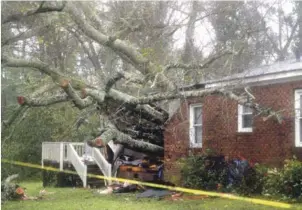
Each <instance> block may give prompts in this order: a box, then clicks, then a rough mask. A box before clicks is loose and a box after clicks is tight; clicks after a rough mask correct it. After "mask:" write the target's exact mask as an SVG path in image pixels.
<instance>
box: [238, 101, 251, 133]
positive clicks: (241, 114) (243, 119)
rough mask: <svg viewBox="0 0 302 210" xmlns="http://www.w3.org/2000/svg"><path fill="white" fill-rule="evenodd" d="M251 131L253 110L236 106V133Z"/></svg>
mask: <svg viewBox="0 0 302 210" xmlns="http://www.w3.org/2000/svg"><path fill="white" fill-rule="evenodd" d="M252 131H253V110H252V109H251V108H249V107H246V106H242V105H240V104H239V105H238V132H252Z"/></svg>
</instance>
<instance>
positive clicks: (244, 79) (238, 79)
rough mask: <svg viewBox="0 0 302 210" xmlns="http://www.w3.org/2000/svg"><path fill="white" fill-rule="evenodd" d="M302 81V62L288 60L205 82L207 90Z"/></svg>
mask: <svg viewBox="0 0 302 210" xmlns="http://www.w3.org/2000/svg"><path fill="white" fill-rule="evenodd" d="M292 80H302V61H296V60H294V59H293V60H286V61H280V62H277V63H274V64H271V65H263V66H260V67H257V68H252V69H248V70H246V71H244V72H242V73H238V74H233V75H230V76H227V77H224V78H222V79H218V80H211V81H207V82H205V85H206V88H211V87H219V86H232V85H237V86H238V85H240V84H242V85H246V84H251V85H253V84H271V83H278V82H285V81H292Z"/></svg>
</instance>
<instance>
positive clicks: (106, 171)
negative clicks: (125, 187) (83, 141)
mask: <svg viewBox="0 0 302 210" xmlns="http://www.w3.org/2000/svg"><path fill="white" fill-rule="evenodd" d="M92 157H93V158H94V161H95V162H96V164H97V165H98V166H99V168H100V169H101V171H102V172H103V175H104V176H105V177H111V164H110V163H108V161H107V160H106V158H105V157H104V156H103V154H102V153H101V152H100V150H99V149H97V148H93V150H92ZM105 183H106V184H107V185H110V184H111V180H105Z"/></svg>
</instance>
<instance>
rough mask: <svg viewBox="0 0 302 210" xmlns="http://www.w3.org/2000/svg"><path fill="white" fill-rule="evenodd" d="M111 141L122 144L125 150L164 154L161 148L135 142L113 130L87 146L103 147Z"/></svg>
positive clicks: (139, 141) (142, 142)
mask: <svg viewBox="0 0 302 210" xmlns="http://www.w3.org/2000/svg"><path fill="white" fill-rule="evenodd" d="M111 140H113V141H114V143H115V144H122V145H123V146H125V147H126V148H130V149H133V150H136V151H140V152H148V153H156V154H161V155H162V154H163V152H164V148H163V147H160V146H157V145H155V144H150V143H148V142H144V141H142V140H135V139H133V138H131V137H130V136H129V135H126V134H124V133H122V132H120V131H118V130H116V129H114V128H110V129H108V130H107V131H105V132H104V133H103V134H102V135H101V136H100V137H98V138H96V139H94V140H91V141H89V145H91V146H94V147H104V146H105V145H107V144H108V143H109V142H110V141H111Z"/></svg>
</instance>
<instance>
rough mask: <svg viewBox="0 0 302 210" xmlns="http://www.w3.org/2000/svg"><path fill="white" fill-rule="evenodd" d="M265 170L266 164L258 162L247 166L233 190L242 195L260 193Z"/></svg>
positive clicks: (266, 169) (265, 173)
mask: <svg viewBox="0 0 302 210" xmlns="http://www.w3.org/2000/svg"><path fill="white" fill-rule="evenodd" d="M267 171H268V168H267V167H266V166H264V165H259V164H257V165H255V166H254V167H250V168H248V170H247V171H246V172H245V174H244V176H243V178H242V181H241V182H240V183H239V185H238V186H236V187H235V191H236V192H237V193H239V194H243V195H251V194H261V193H262V190H263V185H264V181H265V176H266V175H267Z"/></svg>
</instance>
